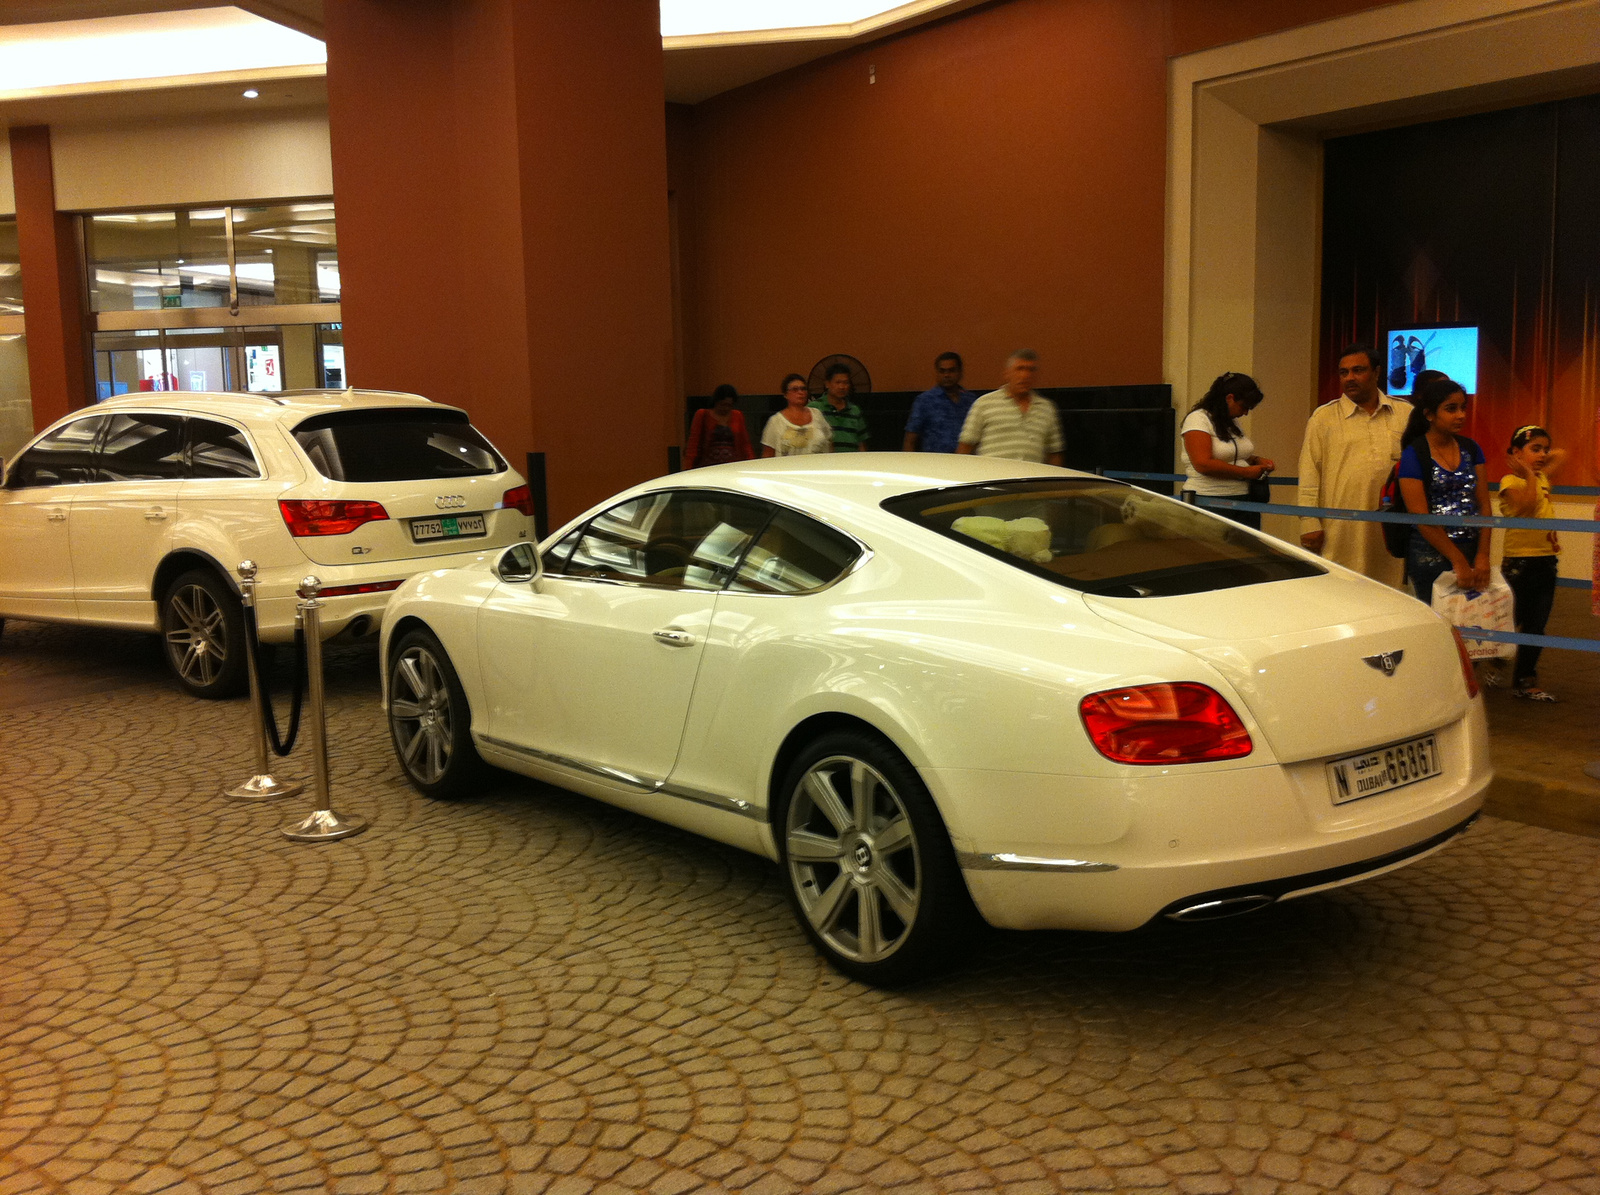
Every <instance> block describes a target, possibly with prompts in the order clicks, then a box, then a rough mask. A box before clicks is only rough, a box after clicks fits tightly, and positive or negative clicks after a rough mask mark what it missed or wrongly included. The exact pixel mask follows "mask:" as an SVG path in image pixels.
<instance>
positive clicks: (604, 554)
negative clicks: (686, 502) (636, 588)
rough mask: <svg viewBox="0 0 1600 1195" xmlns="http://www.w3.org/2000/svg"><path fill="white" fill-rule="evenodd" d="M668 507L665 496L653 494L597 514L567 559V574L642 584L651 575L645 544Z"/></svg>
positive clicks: (565, 571)
mask: <svg viewBox="0 0 1600 1195" xmlns="http://www.w3.org/2000/svg"><path fill="white" fill-rule="evenodd" d="M666 507H667V499H666V495H664V494H651V495H648V496H647V497H644V498H634V499H632V500H630V501H628V502H623V503H621V504H620V505H618V506H613V507H612V508H611V509H610V510H607V511H603V512H601V513H600V514H597V515H595V517H594V518H592V519H590V520H589V523H588V525H587V526H586V527H584V528H583V531H582V534H581V535H579V537H578V542H577V545H576V546H575V547H574V548H573V549H572V554H571V555H570V556H569V557H568V558H567V566H566V568H565V569H564V570H563V571H564V573H565V575H566V576H569V577H587V578H589V579H591V580H596V581H632V582H634V583H635V584H643V583H644V581H645V580H646V578H647V577H649V575H650V568H649V564H648V562H647V561H646V559H645V545H646V544H648V543H649V542H650V533H651V531H652V530H653V529H654V528H655V525H656V521H657V520H658V519H660V517H661V515H662V513H663V512H664V511H665V510H666Z"/></svg>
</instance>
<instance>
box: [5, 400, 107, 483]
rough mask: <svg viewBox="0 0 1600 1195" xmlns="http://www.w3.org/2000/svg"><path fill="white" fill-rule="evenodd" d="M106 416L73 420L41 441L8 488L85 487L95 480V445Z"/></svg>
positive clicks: (25, 456)
mask: <svg viewBox="0 0 1600 1195" xmlns="http://www.w3.org/2000/svg"><path fill="white" fill-rule="evenodd" d="M105 421H106V417H105V416H104V415H93V416H90V417H89V418H88V419H74V420H73V421H72V422H71V423H69V424H67V425H66V426H65V427H58V428H56V430H55V431H53V432H51V433H50V434H49V435H48V436H46V437H45V438H44V439H42V440H40V441H39V442H38V443H37V444H35V445H34V446H33V447H32V448H30V449H28V451H27V452H25V453H23V454H22V457H21V458H20V459H19V460H18V461H17V463H16V464H15V465H14V466H12V469H11V476H10V477H9V478H8V479H7V481H6V488H8V489H13V490H24V489H29V488H31V487H34V486H46V485H82V484H83V483H84V482H87V481H93V480H94V442H95V440H97V439H98V438H99V436H100V429H101V427H103V426H104V425H105Z"/></svg>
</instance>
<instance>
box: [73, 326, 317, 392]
mask: <svg viewBox="0 0 1600 1195" xmlns="http://www.w3.org/2000/svg"><path fill="white" fill-rule="evenodd" d="M324 326H326V325H316V324H285V325H282V326H271V325H269V326H266V327H259V328H167V329H155V328H151V329H140V330H138V331H133V332H96V333H95V337H94V373H95V397H96V399H97V400H104V399H107V398H114V397H116V396H117V395H119V394H137V393H140V392H145V391H152V390H211V391H218V390H224V391H226V390H234V391H242V390H249V391H255V392H257V393H270V392H273V391H278V390H297V389H311V388H314V387H318V386H322V385H325V384H331V385H339V384H340V383H338V382H333V383H326V382H325V381H324V377H325V374H326V371H325V370H319V369H318V364H317V358H318V353H319V351H325V350H326V348H327V347H328V346H326V345H324V344H323V343H322V342H321V340H320V337H321V336H322V335H324V333H323V332H322V327H324ZM334 335H337V333H334ZM334 347H338V348H340V351H341V353H342V351H343V350H342V346H334Z"/></svg>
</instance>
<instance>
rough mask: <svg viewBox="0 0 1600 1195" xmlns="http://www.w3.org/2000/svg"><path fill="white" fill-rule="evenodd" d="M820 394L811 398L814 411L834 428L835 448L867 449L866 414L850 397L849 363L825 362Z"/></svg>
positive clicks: (848, 450) (835, 449) (839, 449)
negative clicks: (826, 364)
mask: <svg viewBox="0 0 1600 1195" xmlns="http://www.w3.org/2000/svg"><path fill="white" fill-rule="evenodd" d="M824 386H825V389H824V390H823V392H822V397H821V398H817V399H813V400H812V401H811V409H812V410H813V411H821V412H822V417H823V418H824V419H826V420H827V421H828V426H829V427H831V428H832V429H833V450H834V451H835V452H865V451H866V450H867V418H866V416H865V415H863V414H862V413H861V408H860V407H858V406H856V404H855V403H853V402H851V401H850V367H849V366H848V365H846V364H844V362H842V361H836V362H834V363H833V364H832V365H830V366H828V373H827V375H826V377H825V379H824Z"/></svg>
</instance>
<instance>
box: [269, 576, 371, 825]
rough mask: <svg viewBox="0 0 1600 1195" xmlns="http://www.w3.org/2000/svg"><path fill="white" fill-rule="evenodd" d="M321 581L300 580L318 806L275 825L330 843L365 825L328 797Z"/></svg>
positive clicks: (313, 771) (313, 770)
mask: <svg viewBox="0 0 1600 1195" xmlns="http://www.w3.org/2000/svg"><path fill="white" fill-rule="evenodd" d="M321 592H322V582H321V581H320V580H318V579H317V578H316V577H306V578H305V579H304V580H302V581H301V582H300V589H299V593H300V605H299V610H300V618H301V621H302V623H303V624H304V630H305V640H306V690H307V696H308V697H310V699H311V768H312V772H311V779H312V783H313V784H314V786H315V788H316V796H317V808H316V810H315V811H314V812H312V813H311V814H310V815H308V816H307V817H305V818H304V819H302V820H300V821H296V820H295V819H293V818H290V819H289V820H288V821H286V822H284V823H283V825H281V826H279V827H278V831H279V833H281V834H282V835H283V836H284V837H285V838H288V839H292V840H293V841H295V842H332V841H333V840H334V839H336V838H349V837H350V836H351V835H353V834H359V833H361V832H362V831H363V830H365V829H366V828H367V823H366V819H365V818H359V817H342V816H340V815H339V814H337V813H335V812H334V811H333V808H332V804H331V802H330V801H329V799H328V720H327V710H326V708H325V707H324V705H323V692H322V603H321V602H320V601H318V600H317V595H318V594H319V593H321Z"/></svg>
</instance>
